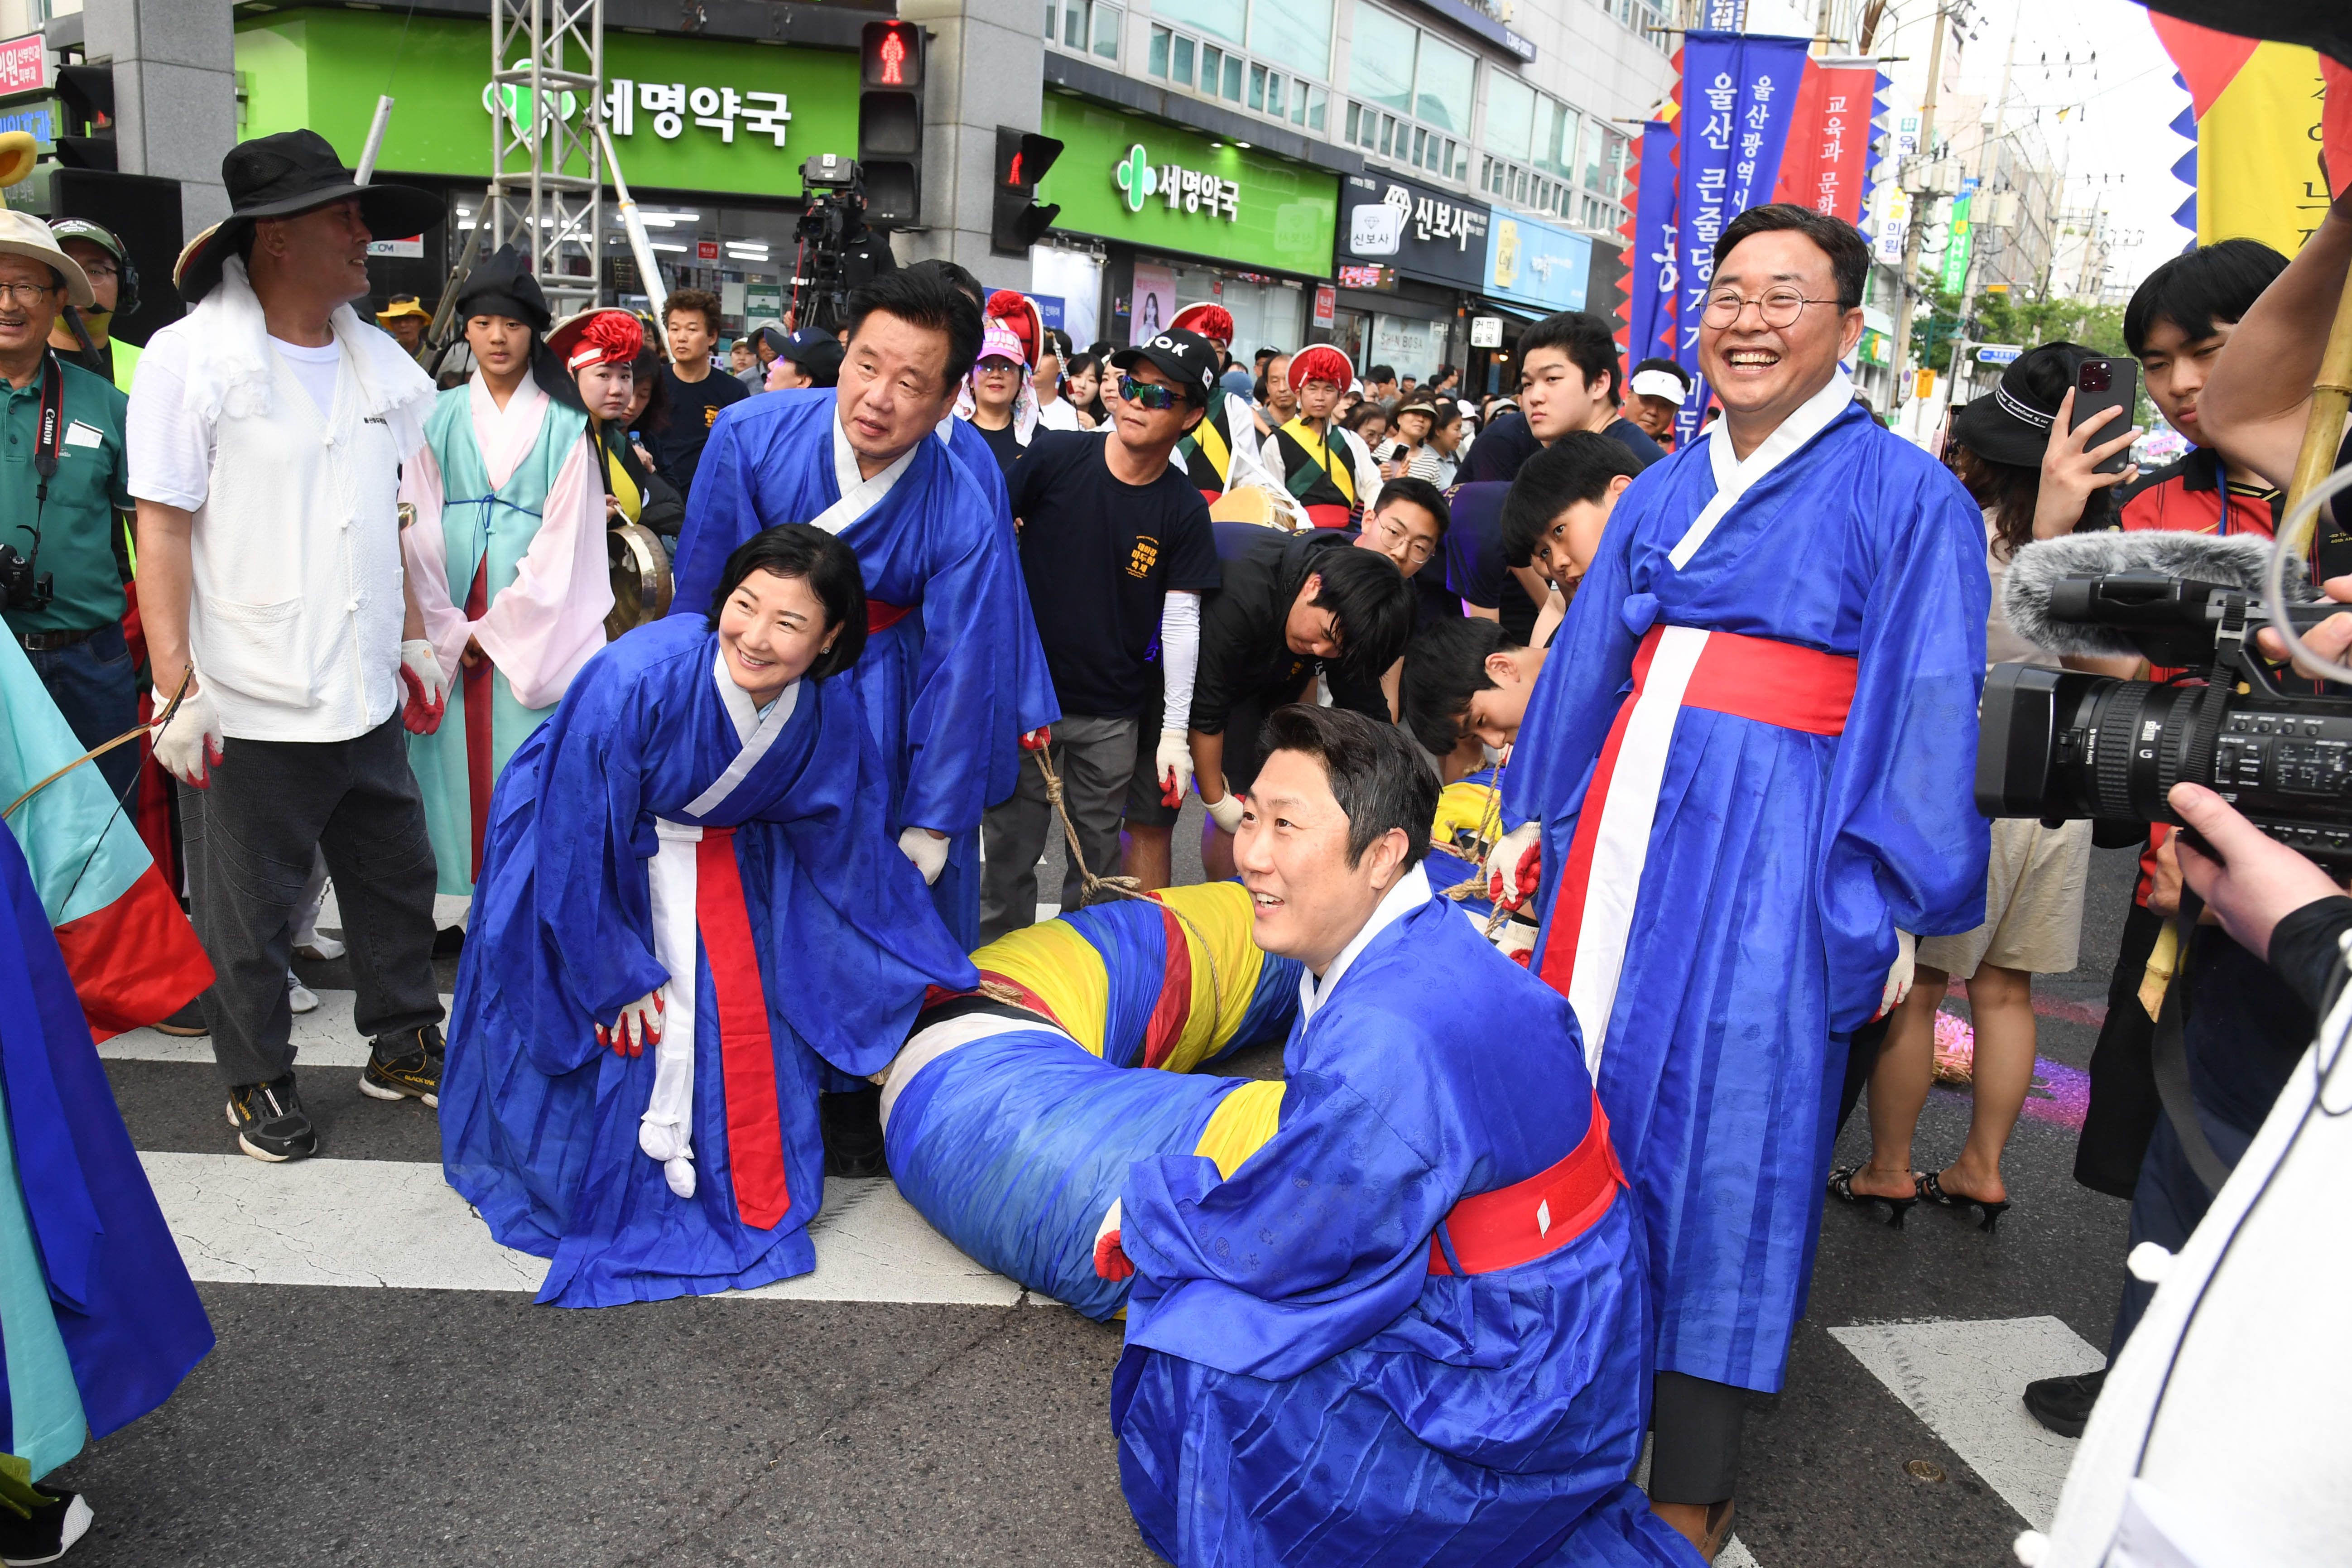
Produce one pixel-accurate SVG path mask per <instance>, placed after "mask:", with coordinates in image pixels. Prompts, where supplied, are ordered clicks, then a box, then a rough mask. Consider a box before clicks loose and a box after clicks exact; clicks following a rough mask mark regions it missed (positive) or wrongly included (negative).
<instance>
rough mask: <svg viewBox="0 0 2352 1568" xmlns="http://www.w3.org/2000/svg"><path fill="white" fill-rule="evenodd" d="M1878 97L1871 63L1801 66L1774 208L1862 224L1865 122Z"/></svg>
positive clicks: (1867, 127)
mask: <svg viewBox="0 0 2352 1568" xmlns="http://www.w3.org/2000/svg"><path fill="white" fill-rule="evenodd" d="M1877 95H1878V68H1877V66H1876V65H1875V64H1874V63H1865V64H1862V65H1852V66H1848V65H1836V66H1825V65H1823V64H1822V63H1821V62H1820V61H1818V60H1807V61H1806V62H1805V77H1804V80H1803V82H1802V83H1801V85H1800V86H1799V87H1798V89H1797V106H1796V112H1795V118H1794V119H1793V120H1791V121H1790V125H1789V142H1788V146H1787V148H1786V149H1785V150H1784V151H1783V152H1782V153H1781V154H1780V181H1779V183H1778V184H1776V185H1774V187H1773V190H1772V199H1773V200H1774V201H1776V202H1794V203H1795V204H1796V205H1799V206H1801V207H1810V208H1811V209H1812V210H1813V211H1815V212H1818V213H1827V214H1829V215H1830V216H1832V217H1842V218H1843V219H1845V221H1846V222H1848V223H1852V224H1859V223H1860V222H1861V221H1862V202H1863V197H1864V195H1866V194H1867V193H1866V192H1865V191H1864V188H1863V186H1864V180H1863V175H1864V171H1865V170H1866V169H1867V168H1868V167H1869V161H1870V129H1871V127H1870V121H1871V112H1872V109H1873V106H1874V102H1875V100H1876V98H1877Z"/></svg>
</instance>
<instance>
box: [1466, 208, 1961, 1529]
mask: <svg viewBox="0 0 2352 1568" xmlns="http://www.w3.org/2000/svg"><path fill="white" fill-rule="evenodd" d="M1865 246H1866V242H1865V241H1864V240H1863V239H1862V237H1861V236H1860V235H1858V234H1857V233H1855V232H1854V230H1853V228H1852V226H1849V225H1846V224H1843V223H1841V222H1838V221H1837V220H1835V219H1831V218H1822V217H1821V216H1818V215H1815V214H1812V213H1810V212H1807V211H1805V210H1804V209H1802V208H1799V207H1795V206H1790V205H1771V206H1767V207H1759V208H1754V209H1751V210H1750V211H1748V212H1747V213H1745V214H1743V215H1741V216H1739V217H1738V219H1736V220H1734V222H1733V223H1732V224H1730V225H1729V226H1727V228H1726V230H1725V233H1724V236H1723V239H1722V242H1721V244H1720V245H1719V246H1718V247H1717V271H1716V276H1715V281H1714V287H1713V291H1712V292H1711V293H1710V295H1709V297H1708V304H1707V307H1706V311H1707V313H1706V318H1705V327H1704V330H1703V331H1702V333H1701V337H1700V353H1701V357H1702V363H1703V364H1704V367H1705V373H1706V378H1707V381H1708V384H1710V385H1712V386H1713V387H1714V388H1715V389H1716V390H1717V394H1718V395H1720V396H1721V398H1722V400H1723V402H1724V405H1725V408H1726V412H1725V416H1724V418H1723V419H1722V421H1721V422H1720V423H1719V424H1717V426H1716V427H1715V428H1714V430H1713V432H1712V433H1711V434H1710V436H1709V437H1707V438H1706V439H1704V440H1700V441H1696V442H1694V443H1692V444H1691V445H1690V446H1689V447H1686V448H1685V449H1684V450H1682V451H1680V452H1677V453H1675V455H1674V456H1673V457H1672V458H1668V459H1667V460H1665V461H1664V462H1663V463H1660V464H1657V465H1656V466H1654V467H1653V468H1650V469H1648V470H1647V471H1646V472H1644V473H1643V475H1642V476H1641V477H1640V478H1638V479H1635V480H1634V481H1633V485H1632V486H1631V487H1630V488H1629V489H1627V490H1626V491H1625V493H1624V495H1623V496H1622V498H1621V499H1620V500H1619V501H1618V502H1617V505H1616V508H1615V510H1613V511H1612V513H1611V515H1610V519H1609V523H1608V528H1607V531H1605V532H1604V533H1603V535H1602V537H1601V547H1600V552H1599V554H1598V556H1597V558H1596V559H1595V560H1594V561H1593V563H1592V564H1591V569H1590V570H1589V571H1588V573H1587V574H1586V575H1585V577H1584V579H1583V581H1582V583H1581V584H1580V585H1579V586H1578V589H1577V593H1576V599H1575V602H1574V604H1573V605H1571V607H1570V610H1569V614H1568V618H1567V620H1566V621H1565V622H1564V623H1563V625H1562V626H1561V628H1560V631H1559V635H1558V636H1557V637H1556V638H1555V639H1554V641H1553V643H1552V645H1551V651H1550V656H1549V658H1547V659H1546V661H1545V664H1544V668H1543V671H1542V674H1541V675H1540V676H1539V677H1538V680H1537V684H1536V688H1535V690H1534V693H1533V695H1532V697H1531V698H1530V700H1529V703H1528V711H1527V716H1526V719H1525V721H1524V722H1523V724H1522V726H1521V728H1520V731H1519V737H1518V742H1517V747H1516V750H1515V751H1514V752H1513V755H1512V758H1511V761H1510V763H1509V765H1508V767H1507V770H1506V773H1505V778H1504V806H1505V812H1506V816H1505V820H1506V821H1507V822H1511V823H1521V824H1526V825H1527V826H1522V827H1520V828H1518V829H1517V831H1515V832H1514V833H1512V834H1511V835H1509V836H1508V837H1507V838H1506V839H1505V841H1504V844H1503V846H1502V847H1500V848H1499V849H1498V850H1497V851H1496V856H1495V858H1494V860H1493V861H1492V862H1490V865H1493V866H1495V867H1496V868H1499V869H1501V870H1502V871H1503V872H1505V874H1506V875H1509V874H1510V873H1511V872H1512V868H1516V867H1517V866H1519V865H1520V864H1521V862H1522V850H1523V849H1524V847H1525V846H1526V844H1527V843H1528V842H1529V841H1531V840H1532V839H1534V838H1535V837H1538V835H1539V836H1540V839H1541V844H1542V855H1541V864H1542V867H1543V881H1544V886H1543V889H1542V896H1541V900H1540V901H1539V903H1538V906H1537V907H1538V908H1540V909H1542V910H1543V916H1544V918H1543V929H1542V931H1540V932H1539V934H1538V938H1537V944H1538V945H1537V949H1536V954H1535V963H1534V968H1535V971H1536V973H1538V975H1539V976H1541V977H1542V978H1543V979H1544V980H1546V981H1548V982H1549V983H1550V984H1552V985H1553V986H1554V987H1555V988H1557V989H1558V990H1559V992H1560V993H1562V994H1565V995H1566V996H1567V997H1568V999H1569V1001H1570V1004H1571V1005H1573V1006H1574V1008H1575V1010H1576V1016H1577V1021H1578V1023H1579V1024H1580V1026H1582V1028H1583V1034H1584V1055H1585V1061H1586V1064H1587V1066H1588V1067H1589V1068H1591V1073H1592V1078H1593V1081H1594V1082H1595V1083H1596V1084H1597V1085H1598V1086H1599V1089H1600V1091H1601V1105H1602V1107H1603V1108H1604V1109H1605V1110H1607V1111H1608V1114H1609V1121H1610V1125H1611V1127H1612V1129H1613V1130H1614V1131H1615V1134H1616V1138H1617V1152H1618V1156H1619V1158H1620V1159H1621V1160H1622V1161H1623V1163H1624V1167H1625V1173H1626V1175H1627V1177H1628V1178H1629V1179H1630V1180H1631V1182H1632V1184H1633V1193H1634V1195H1635V1196H1636V1198H1637V1199H1638V1200H1639V1202H1640V1205H1641V1211H1642V1214H1643V1219H1644V1221H1645V1223H1646V1225H1647V1227H1648V1231H1649V1257H1650V1271H1651V1277H1652V1280H1653V1283H1654V1290H1655V1295H1656V1302H1657V1314H1658V1320H1657V1321H1658V1343H1657V1365H1658V1368H1659V1377H1658V1386H1657V1391H1656V1401H1657V1409H1658V1415H1657V1448H1656V1455H1655V1458H1654V1466H1653V1470H1652V1482H1651V1495H1652V1499H1653V1501H1654V1503H1655V1504H1657V1505H1658V1506H1659V1507H1660V1508H1661V1510H1662V1511H1665V1512H1666V1515H1667V1517H1668V1518H1669V1519H1672V1520H1674V1521H1675V1522H1676V1524H1677V1527H1678V1528H1682V1529H1684V1530H1685V1533H1687V1534H1691V1535H1693V1536H1694V1538H1695V1539H1702V1540H1709V1541H1714V1542H1720V1541H1721V1539H1722V1537H1723V1534H1724V1532H1725V1531H1727V1528H1728V1521H1729V1516H1730V1507H1729V1500H1730V1497H1731V1495H1732V1485H1733V1482H1734V1480H1735V1479H1736V1475H1737V1468H1738V1431H1739V1413H1740V1410H1741V1407H1742V1403H1743V1401H1744V1398H1745V1395H1744V1394H1742V1393H1741V1392H1740V1391H1742V1390H1746V1389H1757V1390H1764V1391H1771V1390H1777V1389H1778V1388H1779V1387H1780V1381H1781V1376H1782V1373H1783V1371H1784V1369H1785V1367H1786V1364H1787V1361H1788V1352H1789V1340H1790V1333H1791V1332H1792V1331H1793V1330H1794V1327H1795V1324H1796V1321H1797V1319H1798V1318H1799V1316H1801V1314H1802V1312H1803V1310H1804V1305H1805V1293H1806V1289H1807V1287H1808V1284H1809V1283H1810V1281H1811V1274H1812V1263H1813V1246H1814V1237H1815V1231H1816V1229H1817V1228H1818V1226H1819V1223H1820V1219H1821V1207H1822V1184H1823V1180H1824V1177H1825V1175H1826V1173H1827V1171H1828V1166H1829V1155H1830V1145H1831V1142H1832V1138H1833V1136H1834V1134H1835V1132H1836V1107H1837V1101H1838V1089H1839V1086H1840V1082H1841V1079H1842V1074H1843V1067H1844V1059H1845V1051H1846V1040H1847V1037H1848V1036H1849V1034H1850V1033H1851V1032H1852V1031H1853V1029H1855V1028H1856V1027H1857V1026H1861V1025H1863V1024H1864V1023H1867V1022H1868V1021H1869V1020H1870V1019H1871V1018H1872V1017H1873V1016H1875V1015H1877V1014H1879V1013H1881V1012H1883V1011H1885V1009H1886V1008H1887V1007H1889V1006H1891V1005H1893V1004H1894V1002H1895V1000H1897V999H1899V997H1900V995H1901V994H1903V993H1904V992H1905V991H1906V990H1907V989H1908V987H1909V980H1910V971H1911V952H1912V949H1913V945H1914V942H1915V938H1916V936H1920V935H1927V934H1931V933H1934V934H1940V933H1948V932H1955V931H1967V930H1969V929H1970V928H1971V927H1973V926H1975V925H1976V924H1977V923H1978V922H1979V921H1981V920H1982V919H1983V916H1984V875H1985V857H1986V852H1987V833H1986V826H1985V822H1984V819H1983V818H1982V817H1981V816H1979V815H1978V814H1977V810H1976V806H1975V804H1974V802H1973V801H1972V799H1971V789H1972V784H1973V775H1974V772H1975V765H1976V732H1977V721H1976V713H1977V693H1978V689H1979V685H1980V683H1981V679H1982V672H1983V669H1984V618H1985V612H1986V605H1987V602H1988V592H1989V590H1988V586H1987V583H1986V577H1985V567H1984V544H1983V537H1984V525H1983V522H1982V521H1981V519H1980V518H1979V515H1978V510H1977V508H1976V506H1975V504H1974V503H1973V502H1971V501H1970V500H1969V498H1968V495H1967V493H1966V492H1965V491H1964V490H1963V489H1961V488H1960V486H1959V484H1958V481H1957V480H1955V479H1953V478H1952V477H1951V475H1950V474H1949V473H1948V472H1946V471H1945V470H1944V469H1943V468H1941V467H1939V466H1938V465H1937V463H1936V461H1935V459H1934V458H1930V457H1929V456H1927V454H1926V453H1925V452H1923V451H1921V450H1920V449H1919V448H1917V447H1914V446H1912V445H1911V444H1910V443H1908V442H1906V441H1904V440H1902V439H1900V438H1899V437H1895V436H1893V435H1890V434H1889V433H1888V432H1886V431H1885V430H1884V429H1882V428H1880V427H1879V426H1878V425H1877V424H1876V423H1874V421H1873V420H1872V419H1871V418H1870V416H1869V415H1868V414H1867V413H1866V412H1865V411H1864V409H1863V408H1862V407H1860V406H1858V405H1855V404H1854V402H1853V387H1852V385H1851V384H1849V383H1848V382H1847V380H1846V378H1845V377H1844V376H1843V374H1840V372H1839V370H1838V360H1839V358H1840V357H1841V355H1842V354H1843V353H1851V352H1852V350H1853V343H1854V342H1855V340H1856V338H1857V337H1858V336H1859V334H1860V332H1861V330H1862V311H1861V310H1860V309H1859V297H1860V290H1861V287H1862V277H1863V272H1864V268H1865V267H1866V265H1867V250H1866V248H1865Z"/></svg>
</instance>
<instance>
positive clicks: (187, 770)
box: [148, 687, 226, 789]
mask: <svg viewBox="0 0 2352 1568" xmlns="http://www.w3.org/2000/svg"><path fill="white" fill-rule="evenodd" d="M171 701H172V699H171V697H170V696H169V695H168V694H166V693H165V692H163V691H160V690H159V691H157V692H156V693H155V694H154V703H155V711H156V712H157V713H159V714H160V713H162V712H163V710H165V709H166V708H168V707H170V706H171ZM148 739H149V740H150V742H152V744H153V746H154V748H155V760H156V761H157V762H159V763H163V770H164V772H166V773H170V774H171V775H172V776H173V778H175V779H177V780H179V781H180V782H181V783H182V784H186V785H187V786H188V787H189V788H191V789H203V788H204V787H205V785H207V784H211V783H212V770H213V769H214V768H215V767H218V766H219V765H220V760H221V755H222V752H223V749H224V747H225V746H226V736H224V735H223V734H222V733H221V720H220V710H219V709H217V708H215V707H214V706H213V700H212V698H211V697H209V696H208V695H206V694H205V690H204V689H203V688H202V687H198V688H197V689H194V690H193V691H190V692H189V693H188V694H187V696H185V697H184V698H182V699H181V700H180V710H179V711H178V712H176V713H174V714H173V715H172V717H171V720H170V721H169V722H165V721H162V720H158V721H156V722H155V724H154V725H153V726H152V728H151V729H150V730H149V731H148Z"/></svg>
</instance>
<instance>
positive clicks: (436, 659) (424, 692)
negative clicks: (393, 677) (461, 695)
mask: <svg viewBox="0 0 2352 1568" xmlns="http://www.w3.org/2000/svg"><path fill="white" fill-rule="evenodd" d="M400 683H401V684H402V685H403V686H405V687H406V688H408V701H407V704H406V705H405V706H404V707H403V708H402V709H401V711H400V722H401V725H402V727H403V728H404V729H406V730H407V731H408V732H409V733H410V734H412V735H430V734H431V733H433V731H436V730H438V729H439V728H440V727H441V712H442V710H443V709H444V708H446V706H447V705H448V701H449V681H448V679H447V677H446V676H444V675H443V674H442V673H441V656H440V655H439V654H437V653H436V652H434V651H433V645H432V644H431V643H429V642H426V641H425V639H424V638H423V637H413V638H411V639H410V640H409V641H407V642H404V643H402V644H401V645H400Z"/></svg>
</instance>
